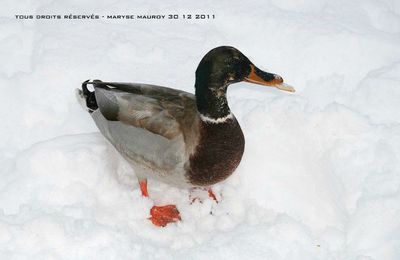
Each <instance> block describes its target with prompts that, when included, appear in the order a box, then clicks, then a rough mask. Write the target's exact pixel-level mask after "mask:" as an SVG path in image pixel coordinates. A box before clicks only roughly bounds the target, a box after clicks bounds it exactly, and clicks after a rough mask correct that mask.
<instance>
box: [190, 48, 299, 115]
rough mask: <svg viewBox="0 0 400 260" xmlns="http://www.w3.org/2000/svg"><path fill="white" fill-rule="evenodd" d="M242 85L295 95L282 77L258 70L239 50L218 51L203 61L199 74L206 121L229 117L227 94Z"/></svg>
mask: <svg viewBox="0 0 400 260" xmlns="http://www.w3.org/2000/svg"><path fill="white" fill-rule="evenodd" d="M240 81H247V82H251V83H256V84H261V85H266V86H273V87H277V88H279V89H282V90H287V91H291V92H294V89H293V88H292V87H290V86H288V85H286V84H284V83H283V79H282V77H280V76H279V75H276V74H272V73H268V72H265V71H262V70H260V69H258V68H257V67H256V66H255V65H254V64H253V63H252V62H251V61H250V60H249V59H248V58H247V57H246V56H245V55H244V54H243V53H241V52H240V51H239V50H237V49H235V48H233V47H229V46H221V47H217V48H215V49H212V50H211V51H209V52H208V53H207V54H206V55H205V56H204V57H203V59H202V60H201V61H200V64H199V66H198V67H197V70H196V84H195V87H196V100H197V108H198V110H199V112H200V113H201V114H202V115H203V117H206V118H210V119H213V120H217V119H218V118H224V117H227V116H229V115H230V110H229V107H228V104H227V100H226V90H227V87H228V86H229V85H230V84H232V83H236V82H240Z"/></svg>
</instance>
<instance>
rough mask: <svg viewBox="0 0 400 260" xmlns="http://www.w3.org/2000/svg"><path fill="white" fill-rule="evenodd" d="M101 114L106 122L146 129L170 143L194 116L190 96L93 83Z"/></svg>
mask: <svg viewBox="0 0 400 260" xmlns="http://www.w3.org/2000/svg"><path fill="white" fill-rule="evenodd" d="M94 87H95V96H96V101H97V105H98V107H99V110H100V112H101V114H102V115H103V116H104V117H105V118H106V119H107V120H109V121H118V122H120V123H121V124H125V125H130V126H135V127H138V128H142V129H145V130H147V131H149V132H151V133H154V134H157V135H160V136H163V137H165V138H167V139H173V138H175V137H176V136H178V135H180V134H182V132H183V131H184V129H185V128H186V127H185V125H186V126H189V125H190V124H192V123H193V121H194V120H195V117H196V116H197V109H196V102H195V97H194V95H193V94H190V93H187V92H184V91H180V90H175V89H171V88H165V87H160V86H153V85H146V84H127V83H108V82H107V83H105V82H104V83H103V82H96V84H95V85H94Z"/></svg>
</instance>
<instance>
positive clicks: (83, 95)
mask: <svg viewBox="0 0 400 260" xmlns="http://www.w3.org/2000/svg"><path fill="white" fill-rule="evenodd" d="M89 81H90V80H86V81H84V82H83V83H82V89H78V88H77V89H76V90H75V94H76V98H77V99H78V102H79V103H80V104H81V105H82V107H83V108H84V109H85V110H87V111H88V112H89V113H92V112H93V111H95V110H96V109H98V108H99V107H98V106H97V102H96V96H95V94H94V91H89V89H88V88H87V84H88V82H89ZM96 81H97V82H101V81H100V80H94V81H93V82H96Z"/></svg>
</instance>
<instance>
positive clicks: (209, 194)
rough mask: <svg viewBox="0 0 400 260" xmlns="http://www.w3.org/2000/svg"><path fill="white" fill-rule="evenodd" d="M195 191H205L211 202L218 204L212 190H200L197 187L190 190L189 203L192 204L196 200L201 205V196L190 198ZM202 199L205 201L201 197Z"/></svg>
mask: <svg viewBox="0 0 400 260" xmlns="http://www.w3.org/2000/svg"><path fill="white" fill-rule="evenodd" d="M196 190H203V191H207V192H208V197H210V198H211V199H212V200H214V201H215V202H216V203H218V199H217V196H215V193H214V192H213V190H212V189H211V188H200V187H198V188H192V189H191V193H190V195H189V199H190V201H191V204H193V203H194V202H195V201H196V200H197V201H199V202H200V203H202V199H201V197H202V196H201V197H200V198H199V197H192V193H193V192H195V191H196ZM200 195H201V194H200ZM203 199H205V198H204V197H203Z"/></svg>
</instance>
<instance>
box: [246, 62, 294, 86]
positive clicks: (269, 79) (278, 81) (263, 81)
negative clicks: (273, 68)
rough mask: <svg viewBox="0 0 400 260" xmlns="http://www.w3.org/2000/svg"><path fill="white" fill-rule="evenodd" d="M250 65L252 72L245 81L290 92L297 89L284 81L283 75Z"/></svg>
mask: <svg viewBox="0 0 400 260" xmlns="http://www.w3.org/2000/svg"><path fill="white" fill-rule="evenodd" d="M250 67H251V70H250V73H249V75H247V77H245V81H247V82H251V83H255V84H260V85H264V86H270V87H276V88H278V89H280V90H285V91H289V92H294V91H295V90H294V88H293V87H292V86H290V85H288V84H285V83H283V79H282V77H281V76H279V75H277V74H273V73H268V72H265V71H262V70H260V69H259V68H257V67H256V66H254V65H253V64H251V65H250Z"/></svg>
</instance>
